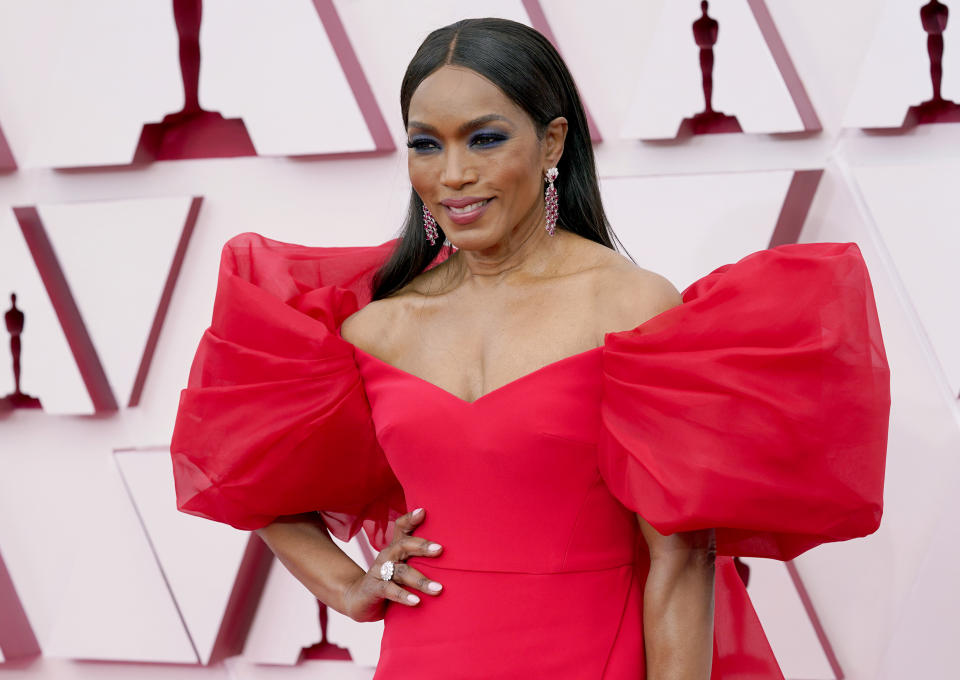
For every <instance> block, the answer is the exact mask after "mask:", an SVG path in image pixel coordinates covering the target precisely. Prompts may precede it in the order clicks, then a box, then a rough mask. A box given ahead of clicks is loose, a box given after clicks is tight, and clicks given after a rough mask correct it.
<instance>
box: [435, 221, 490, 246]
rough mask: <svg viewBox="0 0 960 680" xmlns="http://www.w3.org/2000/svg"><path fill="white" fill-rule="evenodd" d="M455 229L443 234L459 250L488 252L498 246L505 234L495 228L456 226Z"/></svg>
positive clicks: (445, 231)
mask: <svg viewBox="0 0 960 680" xmlns="http://www.w3.org/2000/svg"><path fill="white" fill-rule="evenodd" d="M454 227H455V229H451V230H449V231H447V230H446V229H444V231H443V233H444V234H445V235H446V237H447V239H448V240H449V241H450V243H451V244H452V245H454V246H455V247H456V248H457V249H459V250H486V249H487V248H492V247H494V246H496V245H497V244H498V243H499V242H500V241H501V240H502V239H503V234H501V233H499V232H498V231H496V230H495V229H493V228H485V227H481V226H476V227H472V228H471V227H461V226H459V225H454Z"/></svg>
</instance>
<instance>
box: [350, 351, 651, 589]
mask: <svg viewBox="0 0 960 680" xmlns="http://www.w3.org/2000/svg"><path fill="white" fill-rule="evenodd" d="M357 360H358V365H359V367H360V373H361V376H362V377H363V383H364V387H365V390H366V392H367V397H368V399H369V400H370V407H371V414H372V417H373V422H374V425H375V428H376V433H377V439H378V440H379V442H380V445H381V446H382V447H383V451H384V454H385V455H386V457H387V460H388V461H389V463H390V467H391V468H392V469H393V471H394V473H395V474H396V475H397V478H398V479H399V481H400V484H401V485H402V486H403V489H404V493H405V495H406V499H407V503H408V505H409V507H411V508H414V507H424V508H427V509H428V512H427V516H426V519H425V520H424V522H423V524H422V525H421V526H420V527H419V530H422V533H423V534H424V535H429V536H430V538H431V540H435V541H438V542H440V543H441V544H442V545H444V546H445V550H444V553H443V554H442V555H441V556H440V557H438V558H431V561H433V562H435V563H436V564H437V565H438V566H447V567H455V568H460V569H481V570H489V571H515V572H529V573H551V572H560V571H576V570H581V569H593V568H605V567H611V566H619V565H624V564H628V563H630V562H631V561H632V559H633V546H634V545H635V544H636V531H637V524H636V520H635V519H634V518H633V514H632V513H631V512H630V511H629V510H627V509H626V508H625V507H624V506H623V505H622V504H621V503H620V502H619V501H618V500H617V499H616V498H614V497H613V495H611V494H610V492H609V491H608V490H607V487H606V485H605V484H604V483H603V480H602V478H601V476H600V471H599V466H598V460H597V436H598V433H599V428H600V393H601V390H602V348H599V347H598V348H596V349H592V350H588V351H586V352H582V353H579V354H575V355H573V356H569V357H566V358H564V359H561V360H559V361H556V362H554V363H551V364H548V365H546V366H544V367H542V368H540V369H538V370H536V371H534V372H532V373H528V374H527V375H524V376H522V377H520V378H518V379H516V380H514V381H512V382H509V383H507V384H506V385H504V386H502V387H500V388H498V389H496V390H494V391H492V392H490V393H488V394H486V395H484V396H482V397H480V398H479V399H477V400H476V401H473V402H468V401H465V400H463V399H460V398H459V397H457V396H455V395H453V394H451V393H449V392H447V391H445V390H443V389H441V388H439V387H437V386H435V385H433V384H432V383H429V382H427V381H425V380H423V379H421V378H419V377H417V376H414V375H411V374H410V373H407V372H405V371H403V370H400V369H398V368H395V367H393V366H391V365H389V364H387V363H385V362H383V361H381V360H380V359H377V358H376V357H373V356H371V355H370V354H368V353H366V352H363V351H361V350H357ZM491 545H496V546H497V549H496V550H491V549H490V546H491Z"/></svg>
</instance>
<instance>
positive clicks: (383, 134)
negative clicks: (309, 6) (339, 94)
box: [313, 0, 396, 151]
mask: <svg viewBox="0 0 960 680" xmlns="http://www.w3.org/2000/svg"><path fill="white" fill-rule="evenodd" d="M313 6H314V7H315V8H316V10H317V14H318V15H319V16H320V21H321V22H322V23H323V27H324V29H325V30H326V32H327V38H329V40H330V44H331V45H332V46H333V51H334V52H335V53H336V55H337V59H338V60H339V61H340V68H342V69H343V74H344V75H345V76H346V77H347V82H348V83H349V84H350V89H351V90H353V97H354V99H356V100H357V106H359V107H360V112H361V113H362V114H363V119H364V121H366V123H367V129H368V130H370V136H371V137H373V143H374V145H375V146H376V148H377V151H394V150H395V149H396V145H395V144H394V143H393V137H392V136H391V135H390V128H388V127H387V123H386V121H385V120H384V119H383V114H382V113H381V112H380V106H379V105H378V104H377V100H376V97H374V96H373V90H371V89H370V83H369V82H367V77H366V76H365V75H364V73H363V67H362V66H361V65H360V60H359V59H358V58H357V53H356V52H355V51H354V49H353V46H352V45H351V44H350V38H349V36H347V31H346V29H345V28H344V27H343V22H342V21H340V15H339V14H337V8H336V7H335V6H334V4H333V0H313Z"/></svg>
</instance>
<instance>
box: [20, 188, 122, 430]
mask: <svg viewBox="0 0 960 680" xmlns="http://www.w3.org/2000/svg"><path fill="white" fill-rule="evenodd" d="M13 214H14V216H15V217H16V218H17V222H19V223H20V231H22V232H23V239H24V241H26V243H27V248H29V249H30V255H32V256H33V261H34V263H35V264H36V266H37V271H38V272H40V278H41V279H42V280H43V285H44V287H46V289H47V295H48V296H49V297H50V302H51V303H52V304H53V309H54V311H55V312H56V313H57V318H58V319H59V320H60V327H61V328H63V332H64V335H66V337H67V343H68V344H69V345H70V351H71V352H72V353H73V359H74V361H76V362H77V368H78V369H79V370H80V377H81V378H82V379H83V383H84V385H86V388H87V392H88V393H89V394H90V400H91V401H92V402H93V408H94V409H95V410H96V411H97V413H103V412H107V411H116V410H117V400H116V398H115V397H114V395H113V390H112V389H111V388H110V383H109V381H108V380H107V374H106V372H105V371H104V370H103V365H102V364H101V363H100V357H99V356H97V350H96V348H95V347H94V345H93V341H92V340H91V339H90V334H89V333H88V332H87V326H86V324H84V322H83V317H82V316H80V310H79V308H78V307H77V303H76V300H75V299H74V297H73V293H72V292H71V291H70V286H69V284H68V283H67V279H66V277H65V276H64V274H63V269H62V268H61V267H60V262H59V261H58V260H57V254H56V252H55V251H54V249H53V245H52V244H51V243H50V239H49V237H48V236H47V232H46V230H45V229H44V228H43V222H42V221H41V219H40V213H38V212H37V208H36V206H23V207H19V208H14V209H13Z"/></svg>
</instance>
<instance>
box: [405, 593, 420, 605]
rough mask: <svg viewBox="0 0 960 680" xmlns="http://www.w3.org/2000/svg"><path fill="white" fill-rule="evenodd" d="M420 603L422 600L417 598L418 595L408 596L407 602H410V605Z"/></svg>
mask: <svg viewBox="0 0 960 680" xmlns="http://www.w3.org/2000/svg"><path fill="white" fill-rule="evenodd" d="M419 601H420V598H419V597H417V596H416V595H413V594H411V595H407V602H410V603H412V604H416V603H417V602H419Z"/></svg>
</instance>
